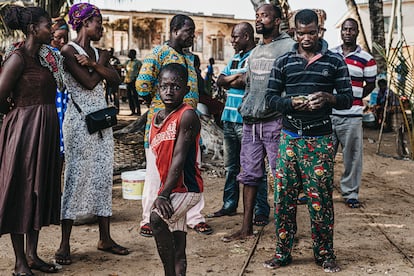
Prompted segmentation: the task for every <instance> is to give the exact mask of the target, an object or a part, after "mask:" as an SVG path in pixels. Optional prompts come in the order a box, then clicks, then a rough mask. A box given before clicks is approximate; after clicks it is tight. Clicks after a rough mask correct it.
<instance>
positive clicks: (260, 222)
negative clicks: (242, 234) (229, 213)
mask: <svg viewBox="0 0 414 276" xmlns="http://www.w3.org/2000/svg"><path fill="white" fill-rule="evenodd" d="M253 224H254V225H256V226H266V225H268V224H269V218H268V217H266V216H265V215H257V216H255V217H254V220H253Z"/></svg>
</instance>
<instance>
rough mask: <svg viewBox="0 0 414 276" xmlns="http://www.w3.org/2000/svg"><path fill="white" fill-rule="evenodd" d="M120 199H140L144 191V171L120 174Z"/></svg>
mask: <svg viewBox="0 0 414 276" xmlns="http://www.w3.org/2000/svg"><path fill="white" fill-rule="evenodd" d="M121 179H122V197H123V198H124V199H132V200H139V199H142V191H143V189H144V180H145V170H137V171H129V172H123V173H121Z"/></svg>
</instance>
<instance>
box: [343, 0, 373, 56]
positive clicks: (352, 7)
mask: <svg viewBox="0 0 414 276" xmlns="http://www.w3.org/2000/svg"><path fill="white" fill-rule="evenodd" d="M345 3H346V6H347V7H348V11H349V13H350V14H351V17H352V18H354V19H355V20H356V21H358V25H359V35H358V44H359V45H360V46H361V47H362V48H363V49H364V50H365V51H367V52H371V50H370V48H369V46H368V40H367V36H366V35H365V31H364V27H363V26H362V21H361V16H360V15H359V11H358V6H357V5H356V3H355V0H345Z"/></svg>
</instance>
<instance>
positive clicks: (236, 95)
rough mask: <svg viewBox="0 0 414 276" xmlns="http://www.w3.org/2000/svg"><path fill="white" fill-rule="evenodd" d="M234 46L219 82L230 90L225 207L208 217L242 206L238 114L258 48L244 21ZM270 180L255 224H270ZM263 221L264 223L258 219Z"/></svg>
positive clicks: (240, 122)
mask: <svg viewBox="0 0 414 276" xmlns="http://www.w3.org/2000/svg"><path fill="white" fill-rule="evenodd" d="M231 43H232V45H233V47H234V50H235V51H236V54H235V55H234V56H233V57H232V59H231V60H230V61H229V63H228V64H227V66H226V67H225V68H224V70H223V72H221V74H220V76H219V77H218V79H217V84H218V85H220V86H222V87H224V88H226V89H228V90H227V99H226V105H225V107H224V110H223V113H222V116H221V120H222V121H223V132H224V166H225V169H226V182H225V183H224V194H223V206H222V207H221V209H220V210H218V211H216V212H214V213H213V214H210V215H209V217H221V216H232V215H235V214H236V212H237V207H238V203H239V194H240V189H239V182H238V181H237V175H238V174H239V172H240V149H241V139H242V133H243V118H242V116H241V115H240V113H239V112H238V110H237V109H238V108H239V106H240V105H241V103H242V99H243V95H244V92H245V85H246V82H245V73H246V71H247V62H248V61H247V60H248V57H249V56H250V53H251V52H252V50H253V48H254V47H255V46H256V43H255V41H254V29H253V27H252V25H250V23H248V22H241V23H239V24H237V25H236V26H234V28H233V31H232V33H231ZM266 178H267V177H266V176H265V177H263V182H264V183H263V185H261V186H259V188H258V191H257V196H256V208H255V218H256V219H257V220H254V221H253V223H256V224H259V223H262V224H267V222H268V217H269V212H270V208H269V204H268V203H267V192H266V189H265V187H266V186H267V179H266ZM259 218H262V220H259Z"/></svg>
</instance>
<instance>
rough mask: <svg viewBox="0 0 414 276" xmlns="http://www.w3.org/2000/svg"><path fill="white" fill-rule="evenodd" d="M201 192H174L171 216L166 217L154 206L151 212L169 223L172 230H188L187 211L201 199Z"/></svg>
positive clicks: (171, 196) (171, 197) (171, 198)
mask: <svg viewBox="0 0 414 276" xmlns="http://www.w3.org/2000/svg"><path fill="white" fill-rule="evenodd" d="M201 195H202V194H201V193H173V194H171V195H170V200H171V204H172V207H173V209H174V213H173V215H172V216H171V218H169V219H166V218H164V217H163V216H162V215H161V212H160V211H159V210H158V209H156V208H153V209H152V211H151V212H155V213H157V214H158V215H159V216H160V218H162V219H163V220H164V221H165V222H166V223H167V224H168V228H169V229H170V231H171V232H174V231H182V232H187V212H188V210H190V209H191V208H193V206H194V205H196V204H197V203H198V202H199V201H200V199H201Z"/></svg>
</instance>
